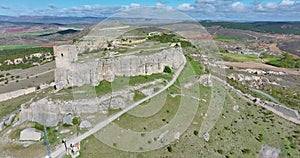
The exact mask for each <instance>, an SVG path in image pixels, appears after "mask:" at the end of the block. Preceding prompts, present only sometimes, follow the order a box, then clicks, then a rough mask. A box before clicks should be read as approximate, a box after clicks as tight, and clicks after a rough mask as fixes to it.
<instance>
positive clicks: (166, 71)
mask: <svg viewBox="0 0 300 158" xmlns="http://www.w3.org/2000/svg"><path fill="white" fill-rule="evenodd" d="M164 72H165V73H172V70H171V68H170V67H169V66H165V68H164Z"/></svg>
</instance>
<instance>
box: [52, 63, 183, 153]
mask: <svg viewBox="0 0 300 158" xmlns="http://www.w3.org/2000/svg"><path fill="white" fill-rule="evenodd" d="M185 65H186V60H184V63H183V64H182V65H181V66H180V68H179V69H178V70H177V71H176V73H175V74H174V76H173V79H172V80H171V81H170V82H169V83H168V84H167V85H166V86H165V87H164V88H162V89H160V90H159V91H158V92H156V93H154V94H152V95H150V96H148V97H146V98H144V99H142V100H140V101H138V102H136V103H134V104H132V105H130V106H128V107H127V108H125V109H123V110H122V111H120V112H118V113H117V114H115V115H113V116H111V117H110V118H108V119H107V120H105V121H102V122H100V123H98V124H97V125H95V127H93V128H92V129H90V130H89V131H87V132H86V133H84V134H82V135H80V136H78V137H76V138H73V139H71V140H68V142H72V143H74V144H75V143H77V142H80V141H82V140H83V139H85V138H87V137H88V136H90V135H92V134H94V133H96V132H97V131H99V130H100V129H102V128H103V127H105V126H107V125H108V124H109V123H111V122H113V121H114V120H116V119H118V118H119V117H120V116H121V115H123V114H124V113H126V112H128V111H129V110H131V109H133V108H135V107H136V106H138V105H139V104H141V103H143V102H145V101H147V100H149V99H151V98H153V97H155V96H156V95H158V94H160V93H162V92H163V91H165V90H166V89H167V88H169V87H171V86H172V85H173V84H174V83H175V81H176V80H177V78H178V77H179V75H180V74H181V72H182V70H183V68H184V67H185ZM64 154H65V147H64V146H63V145H60V146H59V147H58V149H57V150H55V151H54V152H52V153H51V157H52V158H56V157H62V156H63V155H64Z"/></svg>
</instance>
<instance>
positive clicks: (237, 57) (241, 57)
mask: <svg viewBox="0 0 300 158" xmlns="http://www.w3.org/2000/svg"><path fill="white" fill-rule="evenodd" d="M222 57H223V60H225V61H231V62H250V61H251V62H260V61H261V60H260V59H259V58H258V56H257V55H245V54H233V53H223V54H222Z"/></svg>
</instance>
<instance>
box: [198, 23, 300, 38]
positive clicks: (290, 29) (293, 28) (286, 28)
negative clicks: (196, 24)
mask: <svg viewBox="0 0 300 158" xmlns="http://www.w3.org/2000/svg"><path fill="white" fill-rule="evenodd" d="M200 24H201V25H203V26H204V27H211V26H221V27H225V28H232V29H241V30H251V31H256V32H266V33H283V34H295V35H300V22H209V21H204V22H200Z"/></svg>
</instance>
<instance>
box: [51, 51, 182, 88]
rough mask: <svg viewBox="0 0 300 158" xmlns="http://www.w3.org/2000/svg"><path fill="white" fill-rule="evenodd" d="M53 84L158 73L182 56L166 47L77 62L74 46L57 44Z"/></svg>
mask: <svg viewBox="0 0 300 158" xmlns="http://www.w3.org/2000/svg"><path fill="white" fill-rule="evenodd" d="M54 52H55V54H56V67H57V68H56V71H55V83H56V87H57V89H62V88H67V87H71V86H83V85H93V86H96V85H98V84H99V83H100V81H102V80H107V81H110V82H112V81H113V80H114V78H115V76H139V75H143V76H146V75H151V74H154V73H162V72H163V70H164V68H165V66H169V67H170V68H172V69H177V68H179V66H180V65H181V64H183V62H184V60H185V57H184V55H183V54H182V50H181V49H180V48H170V49H168V50H163V51H162V52H158V53H155V54H150V55H128V56H120V57H116V58H110V59H103V58H100V59H97V60H92V61H85V62H77V54H78V52H77V50H76V48H75V46H57V47H56V48H55V49H54Z"/></svg>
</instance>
